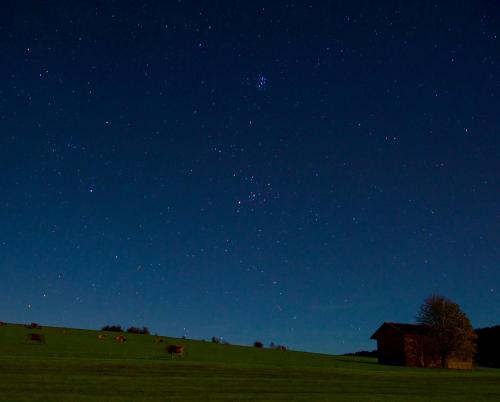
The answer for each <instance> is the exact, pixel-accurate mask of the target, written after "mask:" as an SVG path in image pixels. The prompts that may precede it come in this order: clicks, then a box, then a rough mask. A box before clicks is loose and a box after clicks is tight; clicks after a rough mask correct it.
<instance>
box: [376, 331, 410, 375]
mask: <svg viewBox="0 0 500 402" xmlns="http://www.w3.org/2000/svg"><path fill="white" fill-rule="evenodd" d="M377 349H378V362H379V363H381V364H392V365H398V366H402V365H404V364H405V356H404V341H403V337H402V336H401V334H400V333H399V332H398V331H395V330H393V329H391V328H385V329H384V330H383V331H382V332H381V333H380V334H379V336H378V337H377Z"/></svg>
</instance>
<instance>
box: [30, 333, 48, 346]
mask: <svg viewBox="0 0 500 402" xmlns="http://www.w3.org/2000/svg"><path fill="white" fill-rule="evenodd" d="M26 343H38V344H42V343H45V337H44V336H43V335H42V334H35V333H29V334H27V335H26Z"/></svg>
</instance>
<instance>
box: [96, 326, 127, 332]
mask: <svg viewBox="0 0 500 402" xmlns="http://www.w3.org/2000/svg"><path fill="white" fill-rule="evenodd" d="M101 331H110V332H123V329H122V327H121V326H120V325H105V326H104V327H102V328H101Z"/></svg>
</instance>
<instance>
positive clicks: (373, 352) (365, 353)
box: [344, 350, 377, 357]
mask: <svg viewBox="0 0 500 402" xmlns="http://www.w3.org/2000/svg"><path fill="white" fill-rule="evenodd" d="M344 356H360V357H377V351H376V350H371V351H369V350H360V351H359V352H354V353H345V354H344Z"/></svg>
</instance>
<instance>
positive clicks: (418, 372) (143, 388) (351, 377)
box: [0, 324, 500, 402]
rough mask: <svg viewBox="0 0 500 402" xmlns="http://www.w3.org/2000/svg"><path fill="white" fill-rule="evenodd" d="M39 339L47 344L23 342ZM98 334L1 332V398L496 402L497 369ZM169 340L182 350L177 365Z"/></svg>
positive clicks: (9, 328)
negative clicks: (417, 365)
mask: <svg viewBox="0 0 500 402" xmlns="http://www.w3.org/2000/svg"><path fill="white" fill-rule="evenodd" d="M28 332H31V333H41V334H43V335H44V338H45V341H46V343H45V344H36V343H26V342H25V339H26V334H27V333H28ZM99 333H101V332H100V331H88V330H78V329H63V328H53V327H44V328H43V329H42V330H28V329H26V328H25V327H24V326H22V325H15V324H8V325H4V326H1V327H0V401H12V402H14V401H50V402H57V401H65V402H68V401H75V402H76V401H170V400H174V401H190V400H206V401H234V400H254V401H255V400H281V401H290V400H302V401H386V402H387V401H468V402H470V401H499V400H500V370H495V369H477V370H474V371H469V372H467V371H453V370H437V369H410V368H404V367H390V366H382V365H378V364H377V363H376V360H374V359H370V358H354V357H345V356H328V355H320V354H313V353H303V352H292V351H287V352H283V351H277V350H266V349H256V348H252V347H242V346H228V345H218V344H212V343H209V342H203V341H190V340H181V339H173V338H164V339H165V341H164V342H163V343H155V342H154V337H153V336H147V335H133V334H126V337H127V341H126V342H125V343H123V344H119V343H116V342H115V341H114V340H113V334H112V333H108V338H107V339H105V340H98V339H97V335H98V334H99ZM170 343H175V344H182V345H185V347H186V355H185V356H184V357H176V358H174V359H171V358H170V356H169V355H168V354H167V353H166V352H165V347H166V346H168V345H169V344H170Z"/></svg>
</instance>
